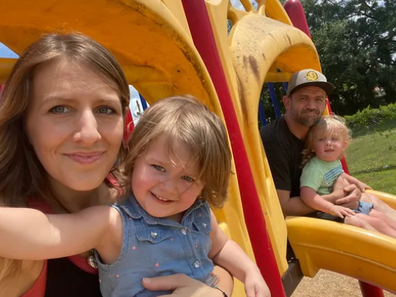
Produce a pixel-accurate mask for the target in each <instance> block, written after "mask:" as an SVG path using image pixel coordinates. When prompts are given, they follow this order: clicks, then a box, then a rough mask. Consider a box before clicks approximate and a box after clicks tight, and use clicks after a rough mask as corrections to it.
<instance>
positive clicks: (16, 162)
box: [0, 34, 129, 279]
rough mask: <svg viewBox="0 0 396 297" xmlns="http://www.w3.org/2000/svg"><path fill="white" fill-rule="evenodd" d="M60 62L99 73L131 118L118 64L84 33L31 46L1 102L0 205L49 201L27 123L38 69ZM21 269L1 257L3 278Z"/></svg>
mask: <svg viewBox="0 0 396 297" xmlns="http://www.w3.org/2000/svg"><path fill="white" fill-rule="evenodd" d="M56 59H66V60H68V61H71V62H78V63H81V64H82V65H86V67H88V68H90V69H91V70H93V71H94V72H95V73H96V74H97V75H98V76H99V77H101V78H102V79H103V80H104V81H105V82H106V83H107V84H108V85H109V86H110V87H112V88H113V89H114V90H115V91H116V92H117V93H118V94H119V98H120V102H121V105H122V108H123V112H124V115H125V111H126V109H127V107H128V104H129V86H128V84H127V81H126V78H125V76H124V74H123V72H122V70H121V67H120V65H119V64H118V62H117V60H116V59H115V57H114V56H113V55H112V54H111V53H110V52H109V51H108V50H107V49H106V48H104V47H103V46H102V45H100V44H99V43H97V42H96V41H94V40H92V39H91V38H89V37H87V36H84V35H81V34H48V35H45V36H43V37H42V38H40V39H39V40H38V41H36V42H35V43H33V44H32V45H30V46H29V47H28V48H27V49H26V50H25V51H24V53H23V54H22V55H21V56H20V57H19V59H18V60H17V62H16V64H15V66H14V68H13V69H12V71H11V74H10V76H9V77H8V80H7V82H6V84H5V88H4V92H3V95H2V98H1V101H0V176H1V179H0V205H3V206H25V205H26V199H27V197H29V196H36V197H42V198H44V199H48V191H49V189H48V187H47V182H46V174H45V170H44V168H43V166H42V165H41V163H40V161H39V160H38V158H37V156H36V154H35V152H34V150H33V148H32V147H31V145H30V143H29V141H28V138H27V135H26V133H25V129H24V121H25V118H26V113H27V109H28V108H29V104H30V101H31V96H32V84H33V78H34V75H35V70H36V69H37V67H38V66H41V65H44V64H47V63H49V62H50V61H54V60H56ZM121 150H122V148H121ZM122 153H123V152H120V154H122ZM112 171H117V168H113V170H112ZM20 265H21V262H20V261H15V260H9V259H4V258H0V279H3V278H5V277H13V276H16V275H17V274H18V273H19V271H20Z"/></svg>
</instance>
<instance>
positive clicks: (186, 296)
mask: <svg viewBox="0 0 396 297" xmlns="http://www.w3.org/2000/svg"><path fill="white" fill-rule="evenodd" d="M143 286H144V287H145V288H146V289H148V290H150V291H167V290H169V291H173V293H172V294H171V295H161V296H158V297H223V293H222V292H221V291H219V290H217V289H214V288H211V287H209V286H207V285H205V284H204V283H202V282H200V281H197V280H195V279H192V278H191V277H188V276H186V275H185V274H174V275H168V276H159V277H154V278H144V279H143Z"/></svg>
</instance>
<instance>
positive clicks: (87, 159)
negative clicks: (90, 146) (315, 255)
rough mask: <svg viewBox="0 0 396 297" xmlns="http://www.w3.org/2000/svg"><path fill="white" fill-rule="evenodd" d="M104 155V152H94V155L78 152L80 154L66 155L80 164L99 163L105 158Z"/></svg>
mask: <svg viewBox="0 0 396 297" xmlns="http://www.w3.org/2000/svg"><path fill="white" fill-rule="evenodd" d="M103 154H104V152H92V153H85V152H84V153H83V152H81V153H79V152H78V153H71V154H66V156H67V157H69V158H70V159H72V160H73V161H75V162H77V163H79V164H92V163H95V162H96V161H98V160H99V159H100V158H101V157H102V156H103Z"/></svg>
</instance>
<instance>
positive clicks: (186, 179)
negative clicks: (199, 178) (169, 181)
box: [182, 175, 195, 183]
mask: <svg viewBox="0 0 396 297" xmlns="http://www.w3.org/2000/svg"><path fill="white" fill-rule="evenodd" d="M182 179H184V180H185V181H188V182H191V183H192V182H194V181H195V180H194V179H193V178H192V177H189V176H186V175H184V176H182Z"/></svg>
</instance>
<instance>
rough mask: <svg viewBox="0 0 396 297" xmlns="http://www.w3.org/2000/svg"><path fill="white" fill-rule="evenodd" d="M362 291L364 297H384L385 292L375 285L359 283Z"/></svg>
mask: <svg viewBox="0 0 396 297" xmlns="http://www.w3.org/2000/svg"><path fill="white" fill-rule="evenodd" d="M359 285H360V290H361V291H362V296H363V297H384V292H383V291H382V290H381V289H380V288H378V287H374V286H373V285H370V284H367V283H364V282H361V281H359Z"/></svg>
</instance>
